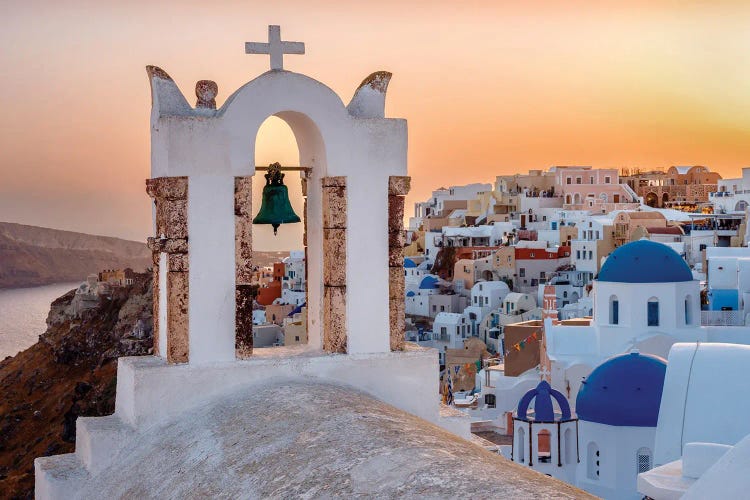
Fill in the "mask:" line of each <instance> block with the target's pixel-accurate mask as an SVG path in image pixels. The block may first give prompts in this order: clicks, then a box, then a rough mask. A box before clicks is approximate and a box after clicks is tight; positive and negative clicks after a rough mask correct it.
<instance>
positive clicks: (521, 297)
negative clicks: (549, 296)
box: [500, 292, 536, 316]
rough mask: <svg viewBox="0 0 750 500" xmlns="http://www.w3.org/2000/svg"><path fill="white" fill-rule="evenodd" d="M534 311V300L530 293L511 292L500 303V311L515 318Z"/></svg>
mask: <svg viewBox="0 0 750 500" xmlns="http://www.w3.org/2000/svg"><path fill="white" fill-rule="evenodd" d="M533 309H536V299H535V298H534V296H533V295H531V294H530V293H518V292H511V293H509V294H507V295H506V296H505V297H504V298H503V301H502V302H501V303H500V311H501V312H502V313H503V314H507V315H509V316H516V315H519V314H523V313H525V312H529V311H531V310H533Z"/></svg>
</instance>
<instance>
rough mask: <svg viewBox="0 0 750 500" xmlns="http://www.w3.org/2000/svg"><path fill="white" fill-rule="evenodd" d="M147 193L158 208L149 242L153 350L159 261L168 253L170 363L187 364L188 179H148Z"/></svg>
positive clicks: (157, 315)
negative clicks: (152, 303) (152, 280)
mask: <svg viewBox="0 0 750 500" xmlns="http://www.w3.org/2000/svg"><path fill="white" fill-rule="evenodd" d="M146 192H147V193H148V195H149V196H150V197H151V198H153V200H154V204H155V208H156V237H154V238H149V239H148V246H149V248H150V249H151V251H152V253H153V262H154V268H153V269H154V270H153V272H154V332H155V334H154V350H155V351H158V349H159V345H158V336H159V335H158V332H159V300H160V299H159V298H160V292H159V272H160V271H159V262H160V256H161V254H162V253H166V254H167V276H166V283H167V293H166V296H167V325H166V331H167V346H166V351H167V362H168V363H186V362H187V361H188V356H189V345H190V343H189V338H188V301H189V293H188V292H189V290H188V272H189V269H188V244H187V239H188V230H187V193H188V180H187V177H158V178H155V179H147V180H146Z"/></svg>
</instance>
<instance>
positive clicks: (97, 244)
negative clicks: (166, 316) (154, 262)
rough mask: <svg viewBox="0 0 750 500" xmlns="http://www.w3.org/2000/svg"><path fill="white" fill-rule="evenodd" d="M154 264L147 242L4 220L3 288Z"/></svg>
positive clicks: (0, 230)
mask: <svg viewBox="0 0 750 500" xmlns="http://www.w3.org/2000/svg"><path fill="white" fill-rule="evenodd" d="M149 266H151V253H150V251H149V250H148V248H147V247H146V244H145V243H139V242H137V241H127V240H121V239H119V238H110V237H107V236H92V235H89V234H83V233H74V232H70V231H59V230H57V229H47V228H43V227H35V226H25V225H22V224H12V223H9V222H0V288H16V287H26V286H37V285H47V284H50V283H63V282H67V281H80V280H83V279H85V278H86V276H87V275H89V274H92V273H97V272H99V271H101V270H102V269H123V268H126V267H130V268H132V269H133V270H135V271H143V270H145V269H146V268H147V267H149Z"/></svg>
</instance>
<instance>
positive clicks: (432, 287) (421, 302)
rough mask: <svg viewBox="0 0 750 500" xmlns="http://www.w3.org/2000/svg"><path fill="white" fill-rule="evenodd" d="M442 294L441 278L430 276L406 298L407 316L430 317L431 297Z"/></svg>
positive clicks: (408, 293) (409, 292)
mask: <svg viewBox="0 0 750 500" xmlns="http://www.w3.org/2000/svg"><path fill="white" fill-rule="evenodd" d="M437 293H440V278H438V277H437V276H434V275H431V274H428V275H425V276H424V277H423V278H422V280H421V281H420V283H419V287H417V289H416V290H409V291H407V292H406V296H405V297H404V300H405V304H406V306H405V307H406V309H405V311H406V314H410V315H412V316H429V315H430V298H429V296H430V295H434V294H437Z"/></svg>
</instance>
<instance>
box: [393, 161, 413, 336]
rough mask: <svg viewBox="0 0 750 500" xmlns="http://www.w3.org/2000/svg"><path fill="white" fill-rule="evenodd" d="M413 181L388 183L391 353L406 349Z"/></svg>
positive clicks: (396, 178)
mask: <svg viewBox="0 0 750 500" xmlns="http://www.w3.org/2000/svg"><path fill="white" fill-rule="evenodd" d="M410 187H411V177H404V176H391V177H389V179H388V273H389V276H388V277H389V281H390V285H389V295H388V299H389V305H390V307H389V311H390V325H391V350H392V351H400V350H402V349H403V348H404V328H405V326H406V325H405V304H404V288H405V283H404V244H405V243H406V241H405V232H404V197H405V196H406V195H407V194H408V193H409V189H410Z"/></svg>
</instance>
